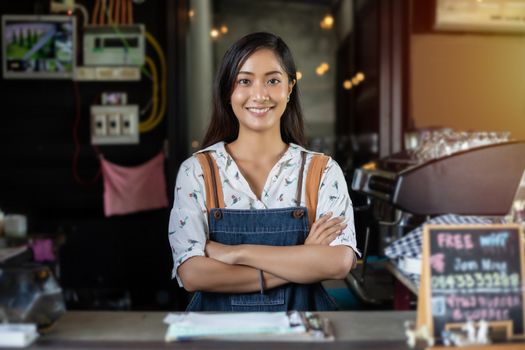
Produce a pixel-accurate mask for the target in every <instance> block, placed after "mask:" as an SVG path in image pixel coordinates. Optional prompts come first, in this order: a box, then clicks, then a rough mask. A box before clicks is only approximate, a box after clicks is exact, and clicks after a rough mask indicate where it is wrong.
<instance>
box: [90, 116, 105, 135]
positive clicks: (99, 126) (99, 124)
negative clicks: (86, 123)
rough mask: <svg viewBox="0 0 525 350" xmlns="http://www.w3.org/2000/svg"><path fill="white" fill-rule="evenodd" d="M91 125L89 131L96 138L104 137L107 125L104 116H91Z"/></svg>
mask: <svg viewBox="0 0 525 350" xmlns="http://www.w3.org/2000/svg"><path fill="white" fill-rule="evenodd" d="M92 120H93V123H92V125H91V130H93V134H94V135H96V136H106V135H107V134H108V124H107V120H106V115H105V114H95V115H93V119H92Z"/></svg>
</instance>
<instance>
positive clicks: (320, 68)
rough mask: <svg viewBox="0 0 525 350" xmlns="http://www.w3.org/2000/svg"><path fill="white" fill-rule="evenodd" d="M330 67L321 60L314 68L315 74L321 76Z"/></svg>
mask: <svg viewBox="0 0 525 350" xmlns="http://www.w3.org/2000/svg"><path fill="white" fill-rule="evenodd" d="M329 69H330V66H329V65H328V63H326V62H322V63H321V64H320V65H319V66H317V68H316V69H315V74H317V75H319V76H321V75H324V74H325V73H326V72H328V70H329Z"/></svg>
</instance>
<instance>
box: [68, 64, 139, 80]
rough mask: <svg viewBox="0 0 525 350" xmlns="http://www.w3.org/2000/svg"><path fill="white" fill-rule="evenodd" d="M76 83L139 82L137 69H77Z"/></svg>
mask: <svg viewBox="0 0 525 350" xmlns="http://www.w3.org/2000/svg"><path fill="white" fill-rule="evenodd" d="M75 80H76V81H96V80H98V81H139V80H140V68H139V67H86V66H84V67H77V69H76V70H75Z"/></svg>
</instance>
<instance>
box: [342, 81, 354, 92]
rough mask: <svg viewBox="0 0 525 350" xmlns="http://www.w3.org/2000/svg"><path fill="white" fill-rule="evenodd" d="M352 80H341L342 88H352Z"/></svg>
mask: <svg viewBox="0 0 525 350" xmlns="http://www.w3.org/2000/svg"><path fill="white" fill-rule="evenodd" d="M352 86H353V85H352V82H351V81H350V80H349V79H346V80H345V81H343V89H345V90H350V89H351V88H352Z"/></svg>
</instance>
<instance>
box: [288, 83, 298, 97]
mask: <svg viewBox="0 0 525 350" xmlns="http://www.w3.org/2000/svg"><path fill="white" fill-rule="evenodd" d="M296 82H297V80H295V79H292V80H291V81H290V84H288V96H290V94H291V93H292V90H293V87H294V86H295V83H296Z"/></svg>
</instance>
